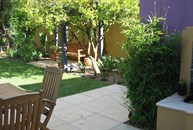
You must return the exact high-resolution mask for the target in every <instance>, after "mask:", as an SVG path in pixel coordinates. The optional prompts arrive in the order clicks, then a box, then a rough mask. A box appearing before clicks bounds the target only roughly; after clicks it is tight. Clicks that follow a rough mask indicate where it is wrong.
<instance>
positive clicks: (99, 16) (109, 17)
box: [64, 0, 134, 60]
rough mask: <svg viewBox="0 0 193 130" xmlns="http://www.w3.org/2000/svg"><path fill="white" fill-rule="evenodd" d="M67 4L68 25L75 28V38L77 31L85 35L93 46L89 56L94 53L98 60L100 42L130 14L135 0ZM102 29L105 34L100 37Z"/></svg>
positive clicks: (69, 0) (86, 0)
mask: <svg viewBox="0 0 193 130" xmlns="http://www.w3.org/2000/svg"><path fill="white" fill-rule="evenodd" d="M66 2H67V3H66V4H65V5H64V6H65V8H66V10H68V12H67V15H68V16H69V17H68V20H67V21H68V24H69V25H70V27H74V28H75V29H74V30H73V29H71V32H72V34H73V36H74V35H75V34H77V32H76V31H78V32H79V33H78V34H84V35H85V36H86V39H88V42H89V44H90V46H91V47H90V48H89V49H88V55H92V54H91V53H90V52H91V51H93V52H94V53H93V55H92V56H93V57H94V58H95V60H97V58H98V57H97V54H98V52H97V51H98V47H99V43H100V41H101V40H102V39H103V38H104V36H105V34H106V32H107V31H108V30H109V29H110V27H111V26H112V25H113V24H115V23H116V22H118V20H119V19H121V18H122V17H123V16H124V15H125V14H128V13H130V11H131V10H130V9H131V8H132V7H131V4H130V3H132V2H133V0H108V1H107V0H100V1H99V0H96V1H93V0H91V1H90V0H67V1H66ZM133 3H134V2H133ZM102 28H103V29H104V33H103V34H101V35H99V31H100V29H102ZM80 32H81V33H80ZM77 38H78V36H77ZM77 40H79V41H81V40H80V39H77Z"/></svg>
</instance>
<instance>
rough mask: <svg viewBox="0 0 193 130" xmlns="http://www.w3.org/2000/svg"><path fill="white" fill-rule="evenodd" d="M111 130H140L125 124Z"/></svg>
mask: <svg viewBox="0 0 193 130" xmlns="http://www.w3.org/2000/svg"><path fill="white" fill-rule="evenodd" d="M111 130H142V129H139V128H136V127H133V126H131V125H127V124H121V125H118V126H116V127H114V128H112V129H111Z"/></svg>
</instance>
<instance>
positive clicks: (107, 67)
mask: <svg viewBox="0 0 193 130" xmlns="http://www.w3.org/2000/svg"><path fill="white" fill-rule="evenodd" d="M97 64H98V66H99V69H100V70H101V75H102V77H103V78H104V79H105V78H106V77H107V76H108V74H109V72H112V71H114V70H115V69H118V64H119V60H117V59H116V58H114V57H112V56H110V55H109V56H107V55H105V56H103V57H102V59H98V61H97Z"/></svg>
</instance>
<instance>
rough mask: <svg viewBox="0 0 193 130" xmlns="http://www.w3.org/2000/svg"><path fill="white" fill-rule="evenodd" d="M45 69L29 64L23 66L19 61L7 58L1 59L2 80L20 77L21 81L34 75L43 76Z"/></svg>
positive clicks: (0, 74)
mask: <svg viewBox="0 0 193 130" xmlns="http://www.w3.org/2000/svg"><path fill="white" fill-rule="evenodd" d="M43 70H44V69H43V68H40V67H35V66H33V65H29V64H23V63H22V62H19V61H17V60H11V59H7V58H1V59H0V72H1V73H0V79H2V78H14V77H19V78H21V79H25V78H31V76H32V75H33V76H34V75H37V76H41V75H43Z"/></svg>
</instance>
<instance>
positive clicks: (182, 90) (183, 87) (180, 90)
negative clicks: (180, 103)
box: [178, 80, 187, 96]
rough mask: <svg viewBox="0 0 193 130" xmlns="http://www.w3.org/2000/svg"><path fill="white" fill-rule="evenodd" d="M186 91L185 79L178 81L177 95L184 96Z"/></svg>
mask: <svg viewBox="0 0 193 130" xmlns="http://www.w3.org/2000/svg"><path fill="white" fill-rule="evenodd" d="M186 93H187V86H186V80H180V81H179V83H178V95H180V96H184V95H186Z"/></svg>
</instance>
